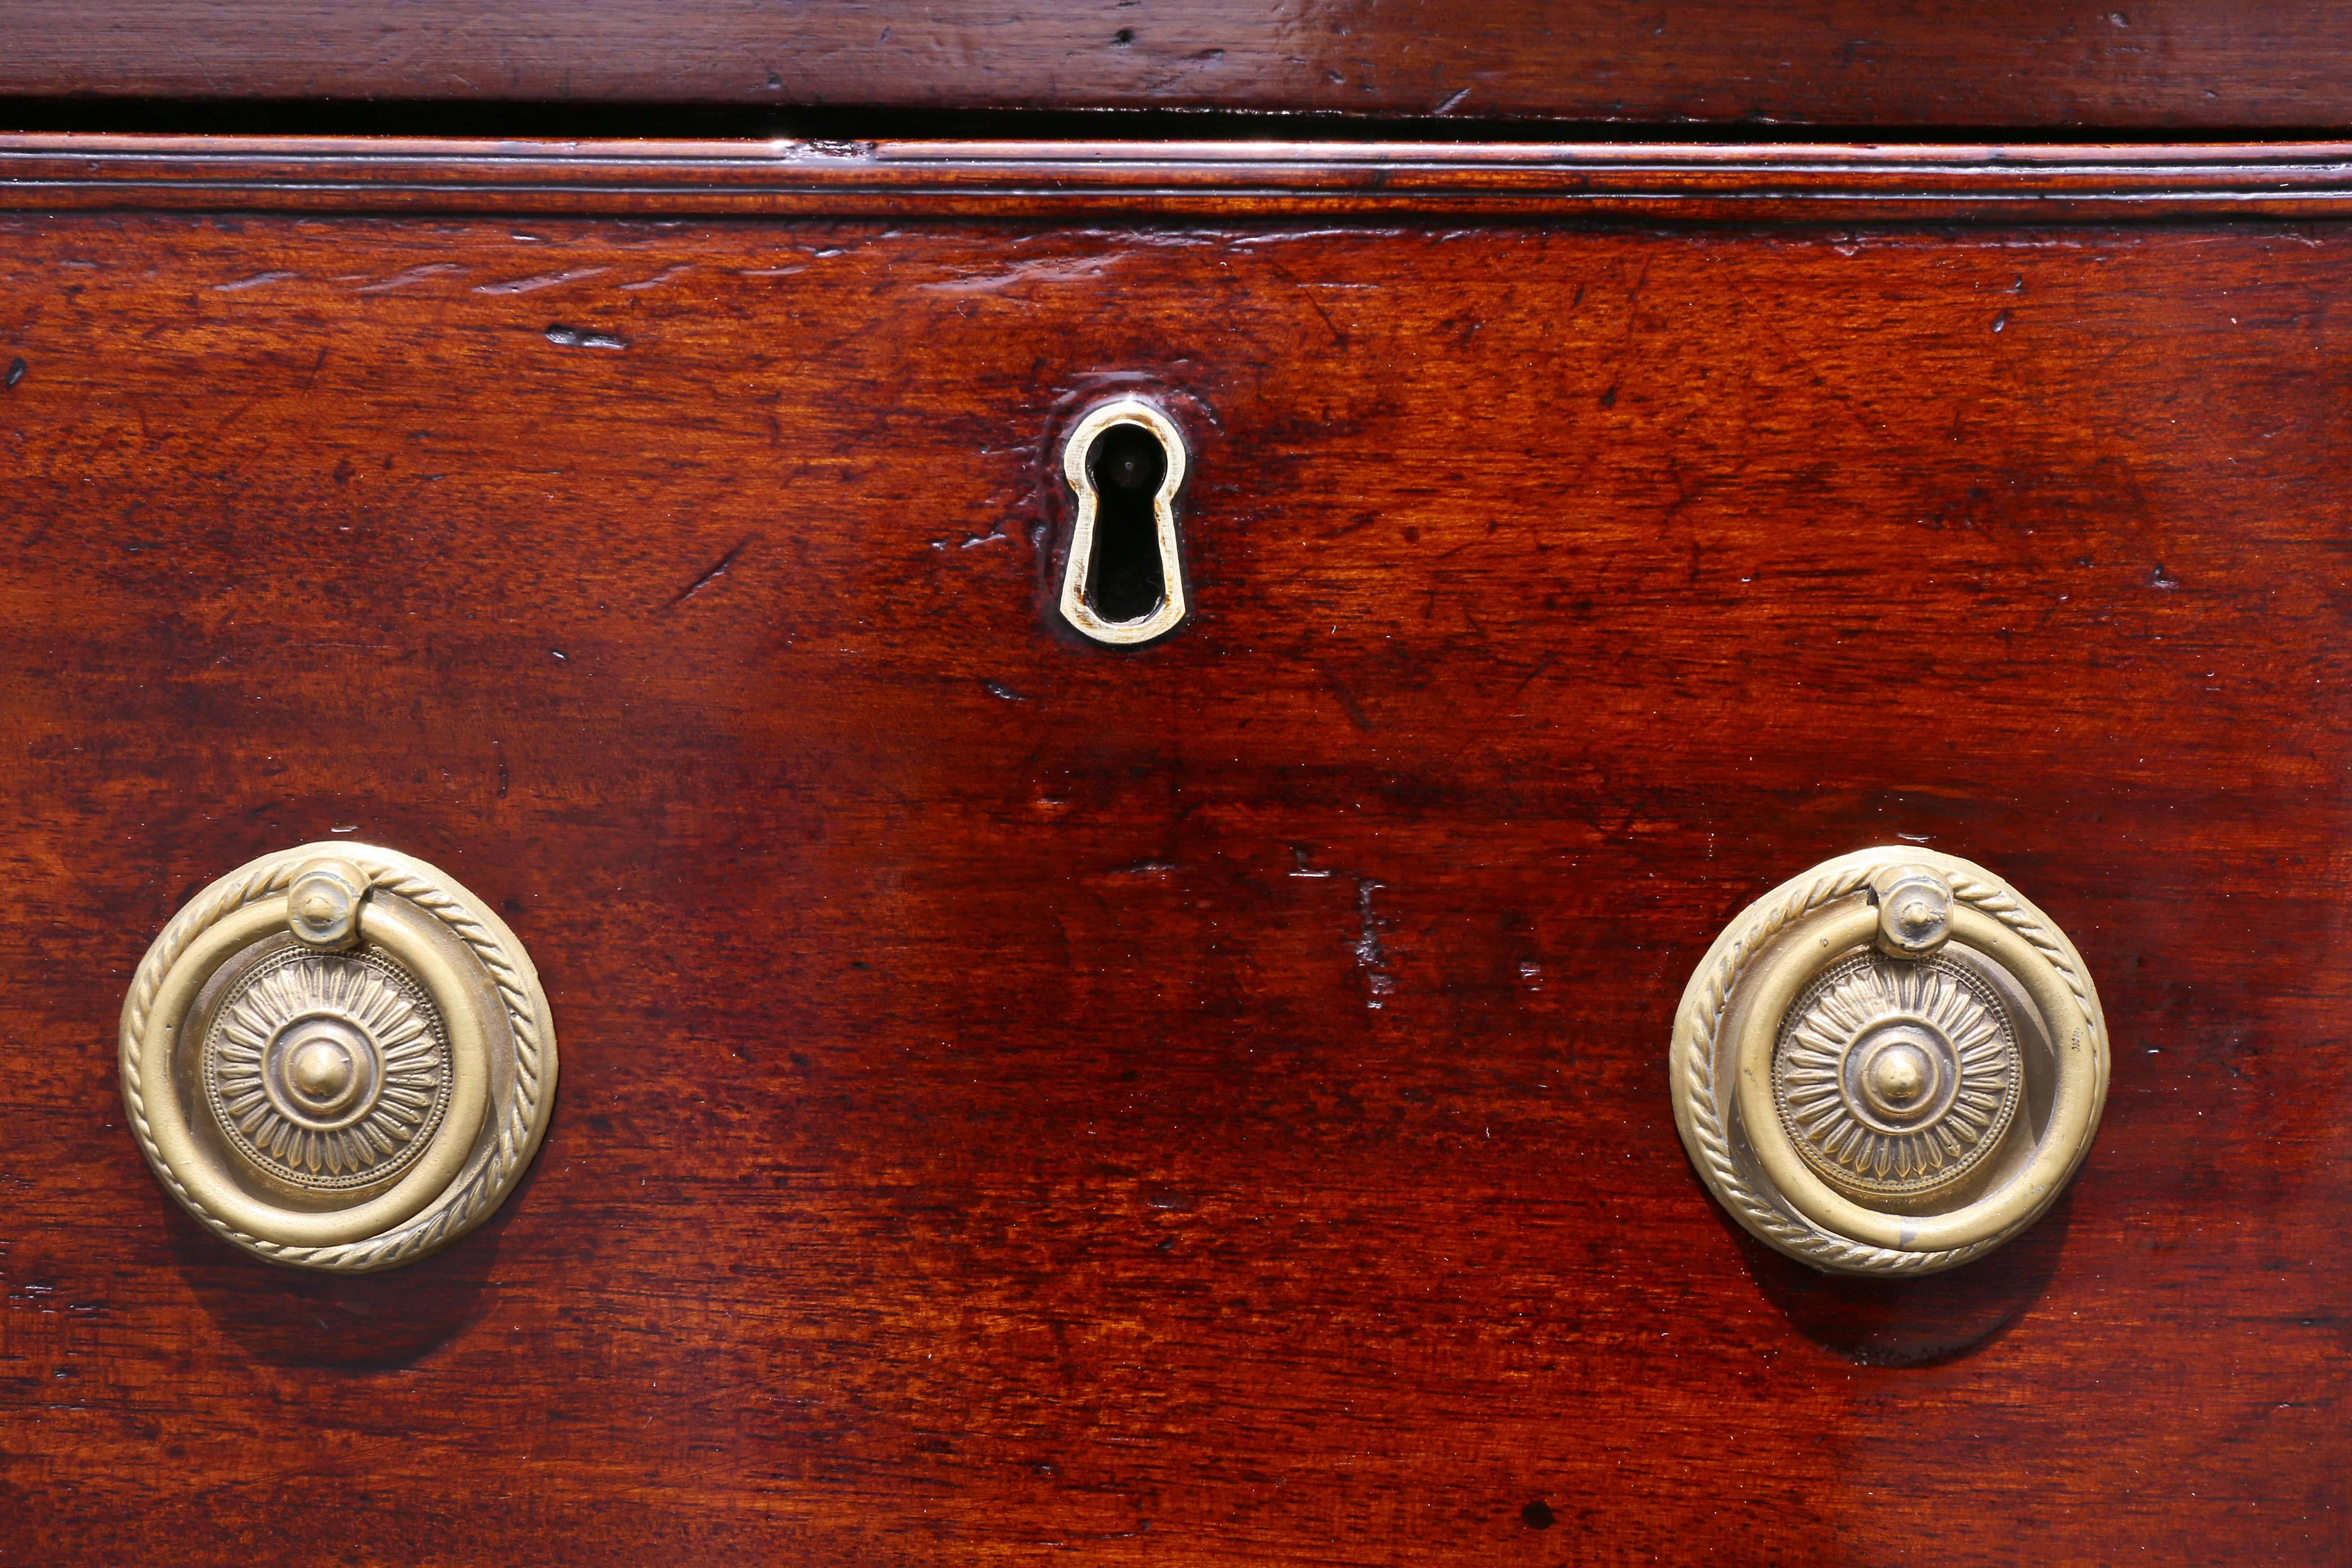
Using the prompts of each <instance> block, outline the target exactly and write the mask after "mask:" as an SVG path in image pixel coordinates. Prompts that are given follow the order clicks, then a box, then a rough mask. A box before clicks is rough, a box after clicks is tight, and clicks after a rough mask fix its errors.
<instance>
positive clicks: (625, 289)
mask: <svg viewBox="0 0 2352 1568" xmlns="http://www.w3.org/2000/svg"><path fill="white" fill-rule="evenodd" d="M693 270H694V267H693V265H692V264H691V263H689V262H683V261H681V262H679V263H678V264H677V266H675V267H663V268H662V269H661V270H660V271H659V272H656V273H655V274H654V275H653V276H652V277H641V278H639V279H637V281H636V282H635V283H624V284H622V285H621V292H622V293H624V294H635V293H636V292H638V291H639V290H640V289H646V288H659V287H661V286H662V285H663V284H665V283H667V282H668V281H669V280H670V279H671V278H673V277H677V275H678V274H680V273H682V272H692V271H693Z"/></svg>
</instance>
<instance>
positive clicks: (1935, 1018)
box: [1773, 953, 2021, 1199]
mask: <svg viewBox="0 0 2352 1568" xmlns="http://www.w3.org/2000/svg"><path fill="white" fill-rule="evenodd" d="M2020 1067H2021V1063H2020V1059H2019V1054H2018V1047H2017V1037H2016V1031H2015V1029H2014V1027H2013V1026H2012V1024H2011V1021H2010V1019H2009V1017H2008V1013H2007V1009H2006V1008H2005V1007H2004V1006H2003V1004H2002V1002H2001V1000H2000V998H1999V996H1998V995H1997V994H1996V993H1995V992H1994V991H1993V990H1992V988H1991V987H1990V985H1988V984H1987V983H1986V982H1985V981H1984V979H1983V978H1982V977H1979V976H1978V975H1976V974H1974V973H1972V972H1970V971H1969V969H1967V968H1965V967H1962V966H1961V965H1959V964H1957V963H1954V962H1953V961H1952V960H1950V959H1949V958H1945V957H1937V958H1934V959H1929V960H1927V961H1924V962H1916V961H1909V960H1897V959H1892V958H1888V957H1885V956H1881V955H1879V954H1876V953H1865V954H1858V955H1856V956H1853V957H1851V958H1848V959H1845V960H1843V962H1841V963H1838V964H1835V965H1832V967H1830V968H1829V969H1828V970H1827V971H1825V972H1824V973H1823V974H1822V975H1821V976H1820V977H1819V978H1817V979H1816V980H1815V981H1814V982H1813V983H1812V985H1811V987H1810V988H1808V989H1807V990H1806V991H1805V992H1804V993H1803V994H1802V995H1801V996H1800V997H1799V998H1798V999H1797V1004H1796V1006H1795V1007H1793V1008H1791V1009H1790V1010H1789V1014H1788V1018H1787V1020H1786V1022H1784V1023H1783V1025H1782V1026H1781V1030H1780V1044H1779V1048H1778V1050H1777V1051H1776V1052H1775V1054H1774V1059H1773V1090H1774V1094H1773V1098H1774V1100H1775V1101H1776V1103H1778V1106H1779V1108H1780V1120H1781V1124H1782V1125H1783V1126H1784V1127H1785V1128H1786V1129H1787V1131H1788V1134H1789V1136H1790V1140H1791V1141H1792V1142H1794V1144H1795V1145H1796V1146H1797V1150H1798V1153H1799V1154H1800V1155H1802V1156H1803V1158H1804V1160H1805V1162H1806V1164H1807V1165H1809V1166H1811V1167H1812V1168H1813V1169H1814V1170H1815V1171H1816V1172H1818V1173H1819V1174H1820V1175H1821V1176H1822V1177H1823V1178H1825V1179H1826V1180H1828V1181H1829V1182H1831V1183H1832V1185H1834V1186H1837V1187H1839V1188H1841V1189H1842V1190H1843V1191H1845V1192H1847V1193H1849V1194H1851V1195H1853V1196H1854V1197H1860V1198H1864V1199H1868V1198H1882V1199H1884V1198H1895V1199H1916V1198H1921V1197H1928V1196H1931V1195H1933V1194H1935V1193H1937V1192H1939V1191H1942V1190H1944V1189H1946V1188H1948V1187H1951V1186H1956V1185H1958V1183H1960V1182H1961V1181H1962V1180H1964V1179H1965V1178H1966V1177H1967V1176H1969V1174H1970V1173H1971V1172H1972V1171H1974V1170H1975V1169H1976V1168H1977V1167H1978V1166H1979V1165H1981V1164H1982V1163H1983V1161H1984V1160H1985V1159H1986V1158H1987V1157H1988V1156H1989V1155H1991V1154H1992V1152H1993V1151H1994V1150H1995V1149H1996V1148H1998V1147H1999V1146H2000V1142H2001V1139H2002V1136H2003V1134H2006V1133H2007V1132H2008V1130H2009V1126H2010V1124H2011V1121H2012V1120H2013V1119H2014V1117H2015V1115H2016V1112H2017V1104H2018V1100H2019V1096H2020V1093H2021V1071H2020Z"/></svg>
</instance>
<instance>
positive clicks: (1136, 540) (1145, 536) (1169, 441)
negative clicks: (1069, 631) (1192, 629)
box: [1061, 397, 1188, 648]
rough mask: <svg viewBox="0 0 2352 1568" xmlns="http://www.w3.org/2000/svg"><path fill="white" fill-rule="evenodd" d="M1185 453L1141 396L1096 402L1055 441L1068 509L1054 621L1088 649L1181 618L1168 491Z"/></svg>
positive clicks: (1173, 488) (1158, 630) (1167, 422)
mask: <svg viewBox="0 0 2352 1568" xmlns="http://www.w3.org/2000/svg"><path fill="white" fill-rule="evenodd" d="M1186 462H1187V455H1186V453H1185V450H1184V437H1183V435H1182V434H1181V432H1179V431H1178V430H1177V428H1176V423H1175V421H1173V420H1171V419H1170V418H1169V417H1168V416H1167V414H1165V413H1162V412H1160V409H1158V408H1157V407H1155V406H1153V405H1152V404H1150V403H1149V402H1145V401H1144V400H1143V399H1141V398H1133V397H1130V398H1121V399H1119V400H1118V402H1109V403H1105V404H1103V405H1102V406H1101V407H1099V408H1097V409H1094V410H1093V411H1091V412H1090V413H1087V416H1086V417H1085V418H1084V419H1082V420H1080V421H1079V422H1078V424H1077V428H1076V429H1075V430H1072V431H1071V432H1070V434H1069V435H1068V436H1067V437H1066V439H1065V440H1064V442H1063V444H1062V477H1063V478H1065V479H1066V480H1067V481H1068V482H1069V486H1070V489H1071V491H1072V493H1073V495H1074V497H1075V498H1076V502H1077V509H1076V514H1075V515H1074V516H1073V517H1072V519H1071V524H1070V548H1069V554H1068V556H1067V558H1066V562H1065V564H1064V566H1063V568H1062V590H1061V612H1062V619H1063V620H1064V621H1066V622H1069V624H1070V625H1071V626H1072V627H1074V628H1075V629H1076V630H1077V631H1078V632H1082V633H1083V634H1085V635H1086V636H1087V637H1090V638H1092V639H1093V640H1094V641H1096V642H1097V643H1110V644H1111V645H1113V646H1114V647H1129V648H1132V647H1139V646H1141V645H1142V644H1143V643H1150V642H1152V641H1154V640H1156V639H1158V638H1160V637H1162V636H1165V635H1166V634H1167V633H1168V632H1172V631H1174V630H1175V629H1176V627H1178V626H1179V625H1181V624H1182V622H1183V620H1184V616H1185V613H1186V611H1187V607H1188V605H1187V595H1186V591H1185V583H1184V570H1183V564H1182V561H1181V552H1182V546H1181V542H1180V540H1179V539H1178V538H1177V532H1176V504H1175V497H1176V495H1177V493H1178V492H1179V491H1180V490H1181V489H1182V488H1183V485H1184V471H1185V464H1186Z"/></svg>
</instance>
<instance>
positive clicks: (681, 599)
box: [662, 534, 760, 611]
mask: <svg viewBox="0 0 2352 1568" xmlns="http://www.w3.org/2000/svg"><path fill="white" fill-rule="evenodd" d="M759 537H760V536H759V535H757V534H750V535H746V536H745V537H744V538H743V539H742V540H741V541H740V543H738V544H737V545H736V547H735V548H734V549H730V550H729V551H728V552H727V553H726V554H725V555H722V556H720V557H719V559H718V561H717V562H716V563H715V564H714V565H713V566H712V567H711V568H710V570H708V571H706V572H704V573H703V574H702V575H701V576H700V577H698V578H696V579H695V580H693V581H692V582H690V583H688V584H687V585H686V588H685V589H684V591H681V592H680V593H679V594H678V596H677V598H675V599H673V600H671V601H669V602H668V603H667V604H665V605H663V606H662V608H663V609H664V610H665V611H669V610H675V609H677V607H678V606H679V605H681V604H683V603H685V602H686V601H688V600H689V599H691V598H693V597H694V596H695V595H696V594H698V593H700V592H701V591H703V590H704V589H706V588H709V586H710V585H711V584H712V583H714V582H717V581H718V580H719V579H720V578H722V577H725V576H726V575H727V573H728V571H729V570H730V569H732V568H733V566H734V565H735V563H736V562H737V561H739V560H740V559H743V552H744V551H745V550H747V549H751V541H752V540H753V539H756V538H759Z"/></svg>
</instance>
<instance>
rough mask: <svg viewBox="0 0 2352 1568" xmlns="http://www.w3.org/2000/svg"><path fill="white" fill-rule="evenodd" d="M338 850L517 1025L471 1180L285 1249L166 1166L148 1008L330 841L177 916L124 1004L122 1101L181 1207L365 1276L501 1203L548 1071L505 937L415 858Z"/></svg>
mask: <svg viewBox="0 0 2352 1568" xmlns="http://www.w3.org/2000/svg"><path fill="white" fill-rule="evenodd" d="M332 848H333V850H334V852H336V853H338V854H340V855H341V857H342V858H343V859H346V860H348V861H350V862H352V864H353V865H356V866H358V867H359V868H360V869H361V870H362V871H363V872H365V873H367V876H368V881H369V883H370V885H371V886H372V887H375V888H380V889H382V890H383V892H385V893H389V894H394V895H396V896H398V897H401V898H404V899H406V900H407V901H408V902H409V903H411V904H415V905H416V906H417V907H418V908H419V909H422V910H424V911H425V913H427V914H429V915H434V916H435V917H436V918H437V919H438V920H440V922H441V923H442V924H443V925H446V926H447V927H448V928H449V930H450V931H451V932H452V933H453V934H454V935H455V936H457V938H458V939H459V940H460V941H462V942H464V943H465V944H466V946H467V949H468V950H470V951H471V952H472V953H473V955H474V956H475V957H476V958H477V959H478V960H480V962H481V965H482V967H483V968H484V969H486V970H488V973H489V976H490V980H491V983H492V985H493V986H495V987H496V988H497V990H498V993H499V1002H500V1003H501V1005H503V1007H504V1008H505V1009H506V1015H507V1023H508V1027H509V1029H510V1030H512V1031H513V1034H514V1042H515V1087H514V1092H513V1093H511V1094H510V1095H509V1096H508V1103H507V1105H506V1107H505V1113H504V1114H503V1115H502V1116H500V1118H499V1122H498V1129H497V1136H496V1142H495V1143H494V1145H492V1147H491V1150H490V1157H489V1158H488V1159H487V1160H485V1161H482V1162H481V1163H480V1164H479V1165H478V1166H477V1167H476V1169H475V1171H474V1174H473V1176H471V1177H470V1178H468V1179H467V1180H465V1181H463V1182H461V1183H459V1184H458V1185H457V1186H453V1187H452V1188H451V1189H450V1190H449V1191H447V1192H445V1193H443V1194H442V1195H441V1197H437V1198H436V1199H435V1200H434V1201H433V1202H432V1203H431V1204H430V1205H429V1206H427V1207H426V1208H425V1211H424V1212H423V1213H422V1214H419V1215H417V1216H416V1217H415V1218H413V1219H410V1220H407V1221H404V1223H402V1224H400V1225H396V1226H394V1228H392V1229H390V1230H387V1231H385V1232H384V1233H383V1234H382V1235H380V1236H372V1237H369V1238H368V1239H366V1240H364V1241H353V1242H347V1243H345V1244H343V1245H341V1246H337V1247H288V1246H282V1245H280V1244H278V1243H276V1242H272V1241H268V1240H265V1239H262V1238H260V1237H257V1236H253V1235H249V1234H247V1232H245V1231H242V1230H239V1229H237V1228H236V1227H235V1226H233V1225H230V1224H229V1223H227V1222H226V1220H224V1219H222V1218H220V1217H219V1216H217V1215H215V1214H214V1213H212V1212H211V1211H210V1210H208V1209H206V1208H205V1207H204V1206H203V1205H202V1204H200V1203H199V1202H197V1201H196V1198H195V1197H194V1195H193V1194H191V1193H190V1192H189V1191H188V1189H187V1188H186V1186H184V1185H182V1183H181V1182H180V1180H179V1178H178V1177H177V1176H174V1175H173V1172H172V1168H171V1167H170V1166H168V1165H166V1164H165V1163H164V1161H163V1155H162V1152H161V1151H160V1150H159V1149H158V1148H157V1147H156V1144H155V1136H154V1133H153V1131H152V1128H151V1127H150V1126H149V1124H148V1119H147V1092H146V1084H145V1083H144V1082H143V1081H142V1080H143V1078H144V1071H143V1070H142V1067H141V1065H140V1060H139V1058H140V1050H139V1041H140V1038H141V1037H142V1035H143V1034H145V1032H146V1030H147V1014H148V1009H150V1008H151V1007H152V1006H153V1004H154V1000H155V993H156V991H157V990H158V989H160V988H162V986H163V978H164V977H165V976H167V975H169V974H170V973H171V971H172V966H173V964H175V963H177V962H178V961H179V958H180V955H181V954H183V953H184V952H185V951H187V948H188V945H189V944H190V943H192V942H194V940H195V939H196V937H197V936H201V935H203V933H204V932H205V930H207V929H208V928H210V927H211V926H213V925H215V924H217V923H218V922H219V921H220V920H221V919H222V918H224V917H225V916H226V915H231V914H233V913H235V912H236V911H237V910H239V909H242V908H244V907H245V906H246V905H247V904H254V903H257V902H259V901H260V900H261V899H263V898H266V897H268V896H269V895H270V894H282V893H284V892H285V891H286V890H287V888H288V887H289V885H290V884H291V883H292V882H293V880H294V873H295V872H296V870H298V869H299V867H300V866H301V865H303V864H304V863H306V862H309V861H311V860H313V859H316V858H317V857H318V855H319V854H320V852H321V849H322V846H320V845H316V844H306V845H303V846H301V847H299V848H297V849H291V850H281V851H279V852H277V853H275V854H270V855H265V856H263V857H262V858H261V859H259V860H257V861H255V862H253V863H252V864H251V865H249V866H247V867H245V868H244V869H243V870H242V871H241V872H231V873H229V874H228V875H227V876H226V877H223V878H222V879H221V880H220V881H218V882H215V883H213V884H212V885H211V886H210V887H208V888H206V889H205V891H204V892H203V893H202V894H198V895H197V896H196V898H195V899H194V901H193V902H192V903H190V904H188V906H187V907H186V908H184V909H183V910H181V911H180V913H179V914H178V915H174V916H173V918H172V921H171V923H170V924H169V925H165V926H164V928H163V935H162V936H158V937H157V938H156V939H155V941H154V944H153V945H152V946H150V947H149V948H148V949H147V956H146V957H145V958H144V959H143V960H142V961H141V963H140V965H139V968H138V971H137V973H135V974H134V975H133V976H132V977H131V991H130V995H129V996H128V997H127V998H125V1000H124V1002H123V1007H122V1034H121V1058H122V1089H123V1102H124V1103H125V1105H126V1106H127V1107H128V1108H129V1110H130V1113H131V1132H132V1134H133V1135H134V1136H136V1137H137V1138H138V1140H139V1147H140V1149H141V1151H142V1153H144V1154H145V1155H146V1156H147V1163H148V1165H149V1166H151V1167H152V1169H153V1170H154V1172H155V1175H156V1176H157V1177H158V1178H159V1179H160V1180H162V1181H163V1185H164V1186H167V1187H168V1188H170V1189H171V1192H172V1196H173V1197H176V1198H178V1199H179V1201H180V1205H181V1207H184V1208H185V1209H187V1211H188V1212H189V1213H191V1214H193V1215H194V1216H195V1217H196V1218H198V1219H200V1220H202V1221H204V1223H205V1225H206V1226H207V1227H209V1228H211V1229H212V1231H213V1232H214V1233H215V1235H217V1236H220V1237H222V1238H223V1239H226V1240H228V1241H231V1242H234V1243H235V1244H236V1245H237V1246H239V1247H242V1248H244V1249H247V1251H250V1252H255V1253H257V1254H259V1255H260V1256H262V1257H264V1258H268V1259H271V1260H275V1261H277V1262H280V1263H289V1264H295V1265H299V1266H300V1267H303V1268H307V1269H320V1270H332V1271H336V1272H341V1273H349V1274H363V1273H369V1272H373V1270H379V1269H387V1268H390V1267H392V1266H393V1265H394V1264H396V1263H400V1262H404V1261H405V1260H409V1259H411V1258H415V1257H419V1256H422V1255H423V1254H425V1253H427V1252H430V1251H432V1250H433V1249H436V1248H437V1247H439V1246H441V1245H442V1244H443V1243H444V1242H445V1241H446V1240H448V1239H452V1238H453V1237H454V1236H456V1235H457V1234H459V1233H462V1232H463V1231H464V1230H465V1229H466V1228H468V1227H469V1226H470V1225H471V1224H472V1223H473V1222H474V1221H475V1220H476V1219H477V1218H481V1217H483V1216H486V1215H487V1214H488V1212H489V1211H490V1210H491V1209H493V1208H496V1207H498V1205H499V1201H500V1200H502V1199H503V1198H504V1197H506V1193H507V1188H508V1186H509V1183H510V1182H511V1180H512V1179H513V1177H514V1176H515V1175H516V1173H517V1171H518V1169H519V1167H520V1166H521V1165H522V1163H523V1162H524V1161H525V1160H526V1159H527V1158H528V1156H529V1154H530V1150H531V1147H532V1140H531V1129H532V1127H533V1126H534V1125H535V1124H537V1122H538V1120H539V1113H540V1106H541V1096H542V1095H543V1094H544V1092H545V1076H544V1073H543V1071H542V1061H541V1043H540V1037H539V1019H538V1015H537V1009H536V1007H535V1006H534V1002H533V998H532V997H531V995H530V990H529V989H528V988H527V983H526V981H525V980H524V978H523V976H522V974H521V973H520V971H519V970H518V969H517V968H516V967H515V964H514V961H513V959H512V958H511V957H509V955H508V953H507V950H506V947H505V946H504V945H503V944H502V943H501V942H500V941H499V938H498V937H497V936H496V935H495V934H494V933H492V932H491V931H490V930H489V928H488V927H487V926H485V925H483V924H482V923H481V922H480V921H478V920H477V919H475V918H474V917H473V916H472V915H470V914H468V913H467V910H466V908H465V905H464V904H462V903H461V902H460V901H459V900H458V899H457V897H456V896H455V895H453V894H450V893H449V892H448V891H447V890H446V889H445V888H443V887H441V886H440V885H439V884H438V883H435V882H432V881H430V880H429V879H427V878H425V877H424V876H422V875H420V874H418V873H416V872H415V870H414V869H412V867H413V863H414V862H409V863H401V864H396V863H394V862H390V861H387V860H384V859H383V858H381V856H380V855H379V854H378V853H377V852H374V851H373V850H371V849H370V848H368V847H367V846H364V845H360V844H351V845H334V846H332Z"/></svg>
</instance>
